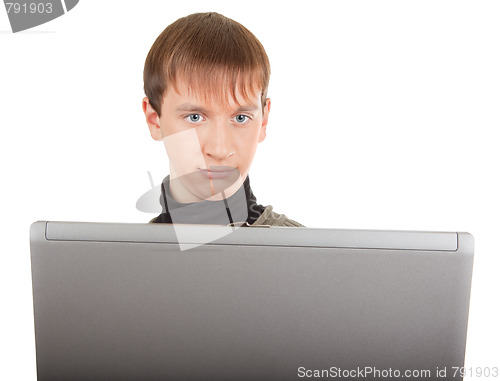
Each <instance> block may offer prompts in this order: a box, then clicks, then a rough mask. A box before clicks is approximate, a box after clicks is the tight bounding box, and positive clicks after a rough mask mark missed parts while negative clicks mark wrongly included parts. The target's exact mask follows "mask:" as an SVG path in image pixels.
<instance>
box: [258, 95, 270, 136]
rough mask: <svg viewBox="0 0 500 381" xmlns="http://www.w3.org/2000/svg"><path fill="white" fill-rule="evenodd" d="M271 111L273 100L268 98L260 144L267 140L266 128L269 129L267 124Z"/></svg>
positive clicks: (261, 128)
mask: <svg viewBox="0 0 500 381" xmlns="http://www.w3.org/2000/svg"><path fill="white" fill-rule="evenodd" d="M270 111H271V98H267V99H266V103H265V106H264V110H263V114H262V126H261V127H260V135H259V143H260V142H262V141H263V140H264V139H265V138H266V128H267V122H268V120H269V112H270Z"/></svg>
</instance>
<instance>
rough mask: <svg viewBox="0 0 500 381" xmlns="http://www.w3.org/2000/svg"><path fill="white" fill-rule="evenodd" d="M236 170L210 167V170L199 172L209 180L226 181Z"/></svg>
mask: <svg viewBox="0 0 500 381" xmlns="http://www.w3.org/2000/svg"><path fill="white" fill-rule="evenodd" d="M235 169H236V168H234V167H227V166H209V167H208V168H198V171H199V172H200V173H201V174H202V175H203V176H205V177H206V178H208V179H224V178H227V177H228V176H229V175H230V174H231V172H232V171H234V170H235Z"/></svg>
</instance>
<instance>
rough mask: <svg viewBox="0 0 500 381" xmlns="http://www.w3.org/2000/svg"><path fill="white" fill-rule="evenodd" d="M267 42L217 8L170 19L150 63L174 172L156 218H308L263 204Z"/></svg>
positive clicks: (149, 89) (147, 76)
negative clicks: (260, 171)
mask: <svg viewBox="0 0 500 381" xmlns="http://www.w3.org/2000/svg"><path fill="white" fill-rule="evenodd" d="M269 77H270V65H269V60H268V57H267V54H266V52H265V50H264V47H263V46H262V44H261V43H260V42H259V40H258V39H257V38H256V37H255V36H254V35H253V34H252V33H251V32H250V31H249V30H248V29H246V28H245V27H244V26H243V25H241V24H239V23H237V22H235V21H233V20H231V19H229V18H227V17H224V16H222V15H220V14H218V13H215V12H209V13H195V14H192V15H189V16H186V17H183V18H180V19H179V20H177V21H175V22H174V23H173V24H171V25H169V26H168V27H167V28H166V29H165V30H164V31H163V32H162V33H161V34H160V35H159V36H158V38H157V39H156V41H155V42H154V44H153V46H152V47H151V50H150V51H149V54H148V56H147V58H146V63H145V66H144V91H145V93H146V97H145V98H144V99H143V101H142V108H143V111H144V114H145V116H146V122H147V124H148V127H149V131H150V133H151V136H152V138H153V139H155V140H158V141H160V140H162V141H163V142H164V144H165V148H166V150H167V155H168V157H169V163H170V175H169V176H167V177H166V178H165V179H164V180H163V182H162V194H161V197H160V203H161V205H162V207H163V211H162V213H161V214H160V215H159V216H158V217H156V218H154V219H153V220H151V221H150V222H154V223H195V224H196V223H199V224H217V225H227V224H229V223H233V224H237V225H238V226H239V225H243V226H245V225H244V223H245V222H246V223H247V224H248V225H251V226H256V225H272V226H290V227H294V226H295V227H300V226H303V225H301V224H299V223H298V222H296V221H294V220H291V219H289V218H288V217H287V216H286V215H284V214H278V213H275V212H274V211H273V207H272V206H271V205H267V206H263V205H260V204H257V199H256V197H255V196H254V194H253V192H252V189H251V188H250V179H249V176H248V172H249V169H250V165H251V163H252V160H253V157H254V155H255V151H256V149H257V145H258V143H260V142H262V141H263V140H264V139H265V137H266V127H267V122H268V116H269V111H270V109H271V100H270V99H269V98H267V89H268V84H269Z"/></svg>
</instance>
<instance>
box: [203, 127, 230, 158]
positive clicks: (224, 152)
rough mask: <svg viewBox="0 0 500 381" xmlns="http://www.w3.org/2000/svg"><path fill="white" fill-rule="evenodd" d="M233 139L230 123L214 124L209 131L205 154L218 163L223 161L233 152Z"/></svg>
mask: <svg viewBox="0 0 500 381" xmlns="http://www.w3.org/2000/svg"><path fill="white" fill-rule="evenodd" d="M233 148H234V147H233V146H232V137H231V132H230V126H229V125H228V123H225V122H222V121H218V122H214V123H213V124H212V125H211V126H210V128H209V129H208V131H207V136H206V144H205V154H206V155H207V156H209V157H211V158H212V159H214V160H217V161H223V160H224V159H226V158H227V157H228V156H229V155H230V154H231V153H232V152H234V149H233Z"/></svg>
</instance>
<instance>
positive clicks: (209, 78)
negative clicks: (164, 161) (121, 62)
mask: <svg viewBox="0 0 500 381" xmlns="http://www.w3.org/2000/svg"><path fill="white" fill-rule="evenodd" d="M270 75H271V67H270V64H269V59H268V57H267V54H266V51H265V50H264V47H263V46H262V44H261V43H260V42H259V40H258V39H257V38H256V37H255V36H254V35H253V34H252V32H250V31H249V30H248V29H247V28H245V27H244V26H243V25H241V24H240V23H238V22H236V21H234V20H231V19H230V18H227V17H225V16H223V15H221V14H219V13H216V12H208V13H194V14H191V15H189V16H186V17H182V18H180V19H178V20H177V21H175V22H174V23H172V24H170V25H169V26H168V27H167V28H165V30H164V31H163V32H162V33H161V34H160V35H159V36H158V37H157V39H156V41H155V42H154V44H153V46H152V47H151V49H150V51H149V53H148V56H147V58H146V63H145V65H144V92H145V93H146V96H147V97H148V98H149V102H150V104H151V106H152V107H153V108H154V109H155V111H156V112H157V113H158V115H161V114H160V113H161V104H162V100H163V96H164V94H165V92H166V90H167V86H173V88H174V90H175V91H176V92H179V91H178V82H177V81H178V80H180V79H182V80H184V81H185V83H186V84H187V87H188V89H189V91H191V90H193V89H195V90H197V91H199V92H200V93H201V94H203V96H204V99H205V101H207V102H208V103H211V102H212V101H213V99H215V100H216V101H217V102H224V103H225V104H226V105H227V104H228V101H229V100H228V99H227V89H228V88H229V89H230V90H231V95H232V97H233V99H234V100H235V101H236V95H235V93H236V87H238V89H239V90H240V91H241V94H242V95H243V98H244V99H245V101H249V99H250V98H249V97H250V96H251V95H253V94H255V93H256V92H257V91H259V90H260V91H261V102H262V109H264V107H265V100H266V98H267V89H268V86H269V77H270Z"/></svg>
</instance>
